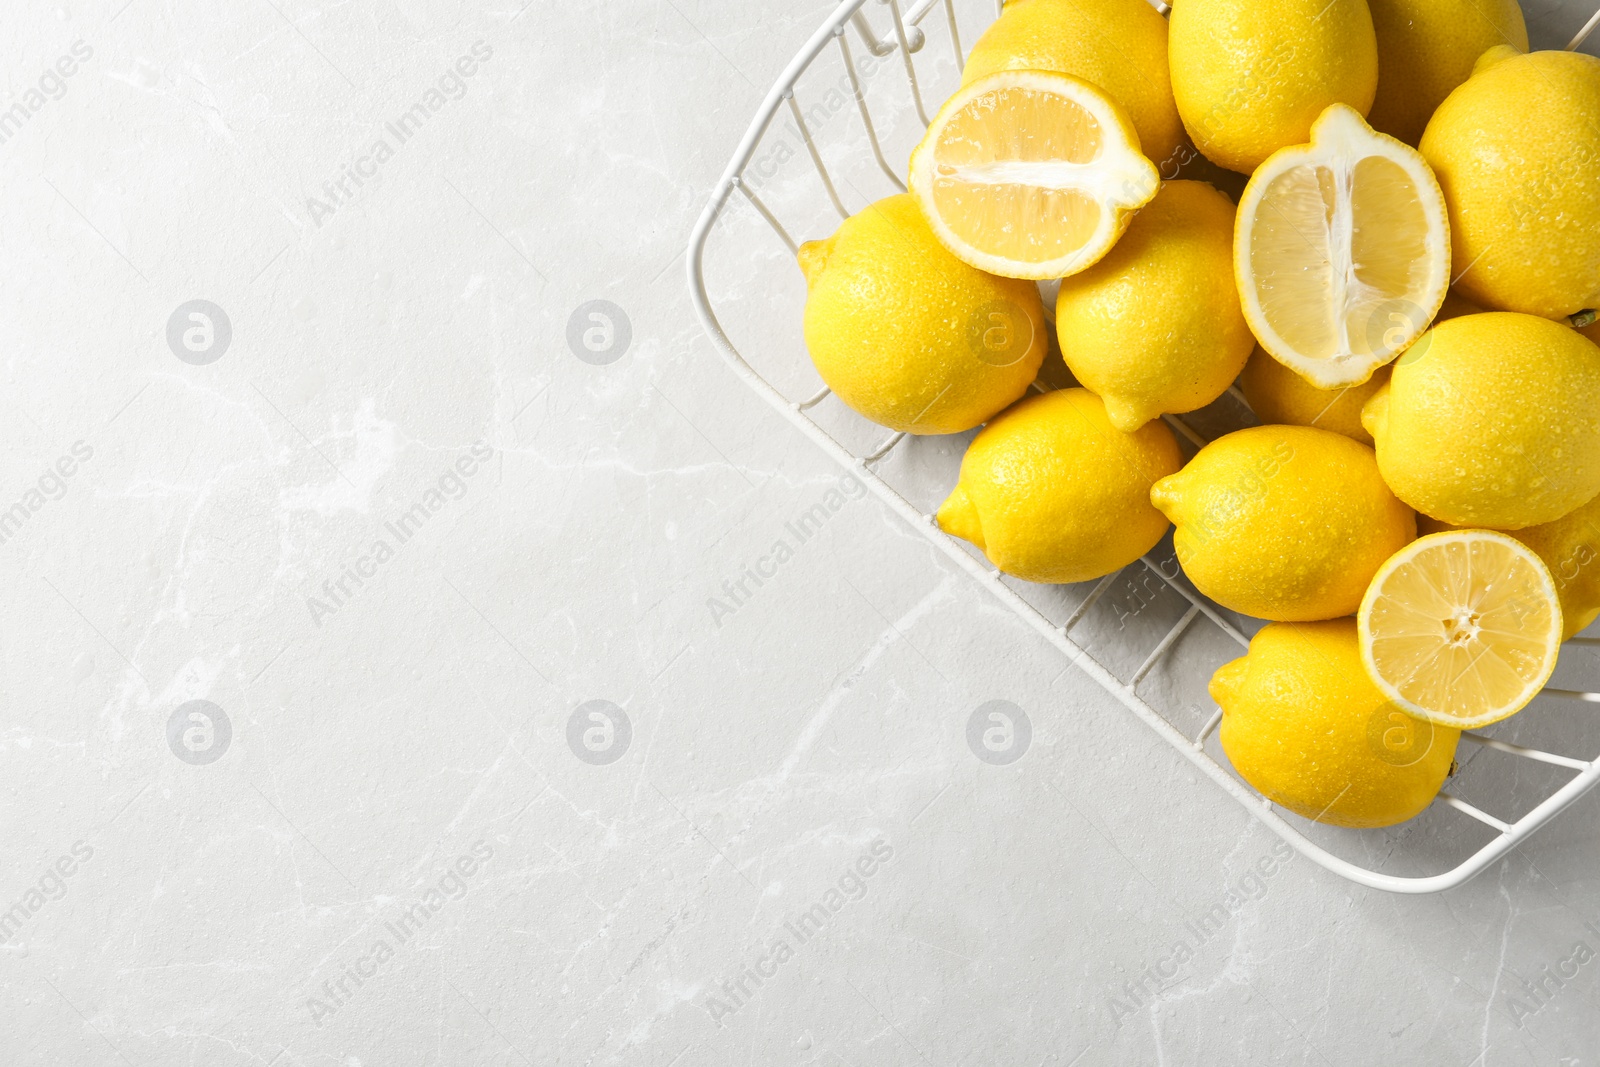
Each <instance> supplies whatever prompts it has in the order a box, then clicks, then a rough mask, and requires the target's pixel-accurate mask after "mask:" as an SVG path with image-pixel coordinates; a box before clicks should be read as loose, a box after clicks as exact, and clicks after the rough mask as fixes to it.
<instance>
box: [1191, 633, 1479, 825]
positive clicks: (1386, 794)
mask: <svg viewBox="0 0 1600 1067" xmlns="http://www.w3.org/2000/svg"><path fill="white" fill-rule="evenodd" d="M1210 689H1211V698H1212V699H1213V700H1215V701H1216V702H1217V704H1218V705H1219V706H1220V707H1221V708H1222V724H1221V726H1220V727H1219V728H1218V735H1217V736H1218V740H1219V741H1220V742H1221V743H1222V750H1223V751H1224V752H1226V753H1227V755H1228V760H1229V762H1231V763H1232V764H1233V768H1234V770H1236V771H1238V772H1239V774H1240V775H1241V776H1242V777H1243V778H1244V780H1245V781H1247V782H1249V783H1250V784H1251V785H1253V786H1254V787H1255V788H1256V789H1258V790H1260V791H1261V794H1262V795H1263V796H1265V797H1266V798H1267V799H1268V800H1270V801H1272V802H1273V803H1274V804H1279V805H1282V806H1283V807H1285V808H1288V809H1289V810H1290V811H1292V812H1294V813H1295V814H1296V815H1302V816H1304V817H1306V818H1308V819H1315V820H1316V821H1318V822H1325V823H1332V824H1333V825H1335V826H1349V827H1357V828H1366V827H1377V826H1393V825H1394V824H1395V823H1400V822H1405V821H1406V820H1407V819H1409V818H1411V817H1413V816H1415V815H1417V814H1419V813H1421V812H1422V811H1423V809H1425V808H1426V807H1427V806H1428V805H1429V804H1430V803H1432V802H1433V798H1434V797H1435V796H1437V795H1438V793H1439V789H1440V787H1441V786H1442V785H1444V780H1445V778H1446V777H1448V776H1449V774H1450V767H1451V764H1452V762H1453V761H1454V758H1455V751H1456V745H1457V743H1458V742H1459V740H1460V736H1461V732H1460V731H1459V730H1455V729H1452V728H1451V727H1449V726H1436V725H1434V724H1432V723H1430V722H1428V721H1426V720H1424V719H1417V718H1413V717H1412V716H1410V715H1407V714H1406V713H1405V712H1404V711H1401V710H1400V709H1399V708H1397V707H1396V706H1395V705H1394V704H1392V703H1390V702H1389V700H1388V699H1387V698H1385V696H1384V695H1383V693H1382V692H1381V691H1379V689H1378V688H1377V687H1376V686H1374V685H1373V684H1372V682H1371V680H1369V679H1368V678H1367V676H1366V672H1365V671H1364V670H1362V667H1361V652H1360V649H1359V647H1358V642H1357V639H1356V625H1355V622H1354V621H1353V620H1351V619H1334V620H1332V621H1329V622H1310V623H1300V624H1297V625H1293V626H1291V625H1287V624H1284V623H1269V624H1268V625H1266V626H1264V627H1262V628H1261V630H1260V632H1259V633H1257V634H1256V636H1255V637H1254V638H1253V639H1252V640H1251V642H1250V651H1249V652H1248V653H1247V654H1246V655H1244V656H1242V657H1240V658H1239V659H1236V660H1234V661H1233V662H1232V663H1227V664H1224V665H1223V666H1222V667H1221V668H1219V669H1218V670H1217V672H1216V674H1214V675H1212V677H1211V687H1210Z"/></svg>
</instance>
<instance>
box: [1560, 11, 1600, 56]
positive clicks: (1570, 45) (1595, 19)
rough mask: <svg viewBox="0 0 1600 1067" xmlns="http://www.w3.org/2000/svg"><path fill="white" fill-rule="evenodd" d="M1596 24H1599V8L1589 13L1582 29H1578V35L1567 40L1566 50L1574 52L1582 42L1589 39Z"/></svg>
mask: <svg viewBox="0 0 1600 1067" xmlns="http://www.w3.org/2000/svg"><path fill="white" fill-rule="evenodd" d="M1596 26H1600V10H1596V11H1595V13H1594V14H1593V15H1590V16H1589V21H1588V22H1585V23H1584V24H1583V29H1581V30H1579V31H1578V35H1577V36H1576V37H1574V38H1573V39H1572V40H1571V41H1569V42H1567V51H1569V52H1576V51H1577V50H1578V48H1579V47H1580V46H1581V45H1582V44H1583V42H1584V41H1587V40H1588V39H1589V35H1590V34H1591V33H1593V32H1594V30H1595V27H1596Z"/></svg>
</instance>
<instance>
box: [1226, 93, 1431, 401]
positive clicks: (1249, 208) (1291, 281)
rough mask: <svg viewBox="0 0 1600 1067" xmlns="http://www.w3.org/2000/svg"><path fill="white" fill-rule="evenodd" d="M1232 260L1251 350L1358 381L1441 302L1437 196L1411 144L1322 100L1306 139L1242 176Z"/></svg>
mask: <svg viewBox="0 0 1600 1067" xmlns="http://www.w3.org/2000/svg"><path fill="white" fill-rule="evenodd" d="M1233 264H1234V274H1235V276H1236V278H1237V280H1238V283H1239V297H1240V300H1241V301H1242V303H1243V304H1244V315H1245V319H1246V320H1247V321H1248V322H1249V323H1250V329H1251V330H1252V331H1253V332H1254V333H1255V335H1256V339H1257V340H1258V341H1260V342H1261V347H1262V348H1264V349H1266V350H1267V351H1268V352H1269V353H1270V354H1271V355H1272V356H1273V357H1274V358H1275V359H1277V360H1278V362H1280V363H1282V364H1284V365H1285V366H1287V367H1289V368H1290V369H1292V370H1294V371H1295V372H1297V373H1298V374H1299V375H1300V376H1301V377H1302V378H1305V379H1306V380H1307V381H1309V382H1310V383H1311V384H1313V385H1315V386H1316V387H1317V388H1319V389H1336V388H1340V387H1342V386H1347V385H1360V384H1361V383H1362V382H1365V381H1366V380H1367V379H1368V378H1370V377H1372V372H1373V371H1375V370H1376V369H1378V368H1379V367H1381V366H1383V365H1384V364H1385V363H1387V362H1389V361H1390V360H1391V359H1393V358H1394V357H1395V356H1397V355H1399V354H1400V353H1401V352H1403V351H1405V349H1406V346H1408V345H1410V344H1411V342H1412V341H1415V340H1416V339H1417V337H1418V336H1419V335H1421V333H1422V331H1423V330H1425V329H1426V328H1427V326H1428V323H1429V322H1431V321H1432V320H1433V317H1434V315H1436V314H1437V313H1438V311H1439V305H1440V304H1442V303H1443V302H1444V294H1445V290H1446V289H1447V288H1449V285H1450V223H1449V219H1448V217H1447V215H1446V214H1445V206H1444V194H1443V193H1442V192H1440V190H1439V182H1438V180H1437V179H1436V178H1434V176H1433V172H1432V171H1431V170H1429V169H1428V164H1427V162H1426V161H1425V160H1424V159H1423V158H1422V155H1421V154H1420V153H1419V152H1417V151H1416V149H1414V148H1411V147H1409V146H1407V145H1405V144H1402V143H1401V142H1399V141H1397V140H1395V139H1394V138H1393V137H1390V136H1388V135H1386V134H1381V133H1376V132H1374V131H1373V129H1372V127H1370V126H1368V125H1367V124H1366V121H1365V120H1363V119H1362V117H1361V114H1360V112H1358V111H1356V110H1355V109H1354V108H1351V107H1348V106H1346V105H1344V104H1334V105H1332V106H1331V107H1329V108H1328V109H1327V110H1326V111H1324V112H1323V113H1322V115H1321V116H1320V117H1319V118H1318V119H1317V121H1316V122H1315V123H1314V124H1313V125H1312V127H1311V143H1310V144H1308V145H1297V146H1295V147H1292V148H1283V149H1280V150H1278V151H1277V152H1274V153H1273V154H1272V155H1271V156H1268V157H1267V160H1266V162H1264V163H1262V164H1261V166H1260V167H1259V168H1258V169H1257V170H1256V172H1255V174H1254V175H1253V176H1252V177H1251V178H1250V183H1249V184H1248V185H1246V186H1245V190H1244V196H1243V197H1241V198H1240V200H1239V215H1238V221H1237V223H1236V224H1235V226H1234V232H1233Z"/></svg>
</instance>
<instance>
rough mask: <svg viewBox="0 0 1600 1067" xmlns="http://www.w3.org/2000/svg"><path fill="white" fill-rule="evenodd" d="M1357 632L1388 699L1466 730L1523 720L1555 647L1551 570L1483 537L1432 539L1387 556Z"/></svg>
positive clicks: (1493, 537)
mask: <svg viewBox="0 0 1600 1067" xmlns="http://www.w3.org/2000/svg"><path fill="white" fill-rule="evenodd" d="M1356 625H1357V631H1358V633H1359V635H1360V639H1361V659H1362V662H1363V663H1365V664H1366V668H1367V673H1368V674H1370V675H1371V676H1372V680H1373V681H1374V682H1375V683H1377V686H1378V688H1379V689H1381V690H1383V693H1384V695H1385V696H1387V697H1388V698H1389V699H1390V700H1392V701H1394V702H1395V703H1396V704H1398V705H1400V706H1401V707H1403V708H1405V709H1406V710H1407V711H1409V712H1411V713H1412V714H1413V715H1416V716H1418V717H1420V718H1424V719H1427V720H1429V721H1430V722H1434V723H1439V724H1441V725H1444V726H1454V727H1459V728H1460V729H1463V730H1467V729H1471V728H1473V727H1476V726H1487V725H1488V724H1489V723H1492V722H1499V721H1500V720H1501V719H1504V718H1506V717H1507V716H1510V715H1514V714H1516V713H1517V712H1519V711H1521V710H1522V709H1523V707H1525V706H1526V705H1527V703H1528V701H1530V700H1532V699H1533V698H1534V696H1535V695H1537V694H1538V692H1539V688H1540V687H1541V686H1543V685H1544V683H1545V680H1546V679H1548V678H1549V677H1550V672H1551V671H1552V670H1554V669H1555V665H1556V653H1557V651H1558V650H1559V648H1560V646H1561V604H1560V601H1558V600H1557V599H1556V586H1555V582H1554V581H1553V580H1552V579H1551V577H1550V571H1549V569H1548V568H1547V567H1546V566H1545V565H1544V563H1543V562H1542V561H1541V560H1540V559H1539V557H1538V556H1536V555H1534V554H1533V551H1532V550H1531V549H1529V548H1528V547H1527V546H1526V545H1524V544H1522V543H1521V542H1519V541H1515V540H1513V539H1512V538H1509V537H1507V536H1506V535H1505V534H1500V533H1491V532H1490V531H1488V530H1458V531H1454V532H1450V533H1436V534H1429V535H1428V536H1427V537H1422V538H1419V539H1417V540H1415V541H1413V542H1411V543H1410V544H1409V545H1407V546H1406V547H1405V548H1402V549H1401V550H1400V551H1399V552H1396V553H1395V554H1394V555H1393V556H1391V557H1389V560H1388V561H1387V562H1386V563H1384V565H1383V566H1382V567H1379V568H1378V573H1377V574H1376V575H1374V576H1373V579H1372V584H1371V585H1370V586H1368V587H1367V595H1366V596H1365V597H1364V598H1363V599H1362V601H1361V610H1360V611H1359V612H1358V613H1357V614H1356Z"/></svg>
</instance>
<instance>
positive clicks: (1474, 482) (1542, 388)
mask: <svg viewBox="0 0 1600 1067" xmlns="http://www.w3.org/2000/svg"><path fill="white" fill-rule="evenodd" d="M1361 424H1362V425H1363V426H1365V427H1366V428H1367V432H1368V433H1370V434H1372V438H1373V441H1374V442H1375V445H1376V448H1377V451H1378V466H1379V467H1380V468H1381V469H1382V471H1383V477H1384V480H1385V481H1386V482H1388V483H1389V486H1390V487H1391V488H1392V489H1393V490H1394V491H1395V493H1396V495H1398V496H1399V497H1400V499H1401V500H1404V501H1405V502H1406V503H1408V504H1410V505H1411V506H1412V507H1414V508H1416V509H1417V510H1418V511H1420V512H1422V513H1423V514H1425V515H1431V516H1433V517H1434V518H1436V519H1442V520H1443V521H1445V522H1448V523H1451V524H1453V525H1456V526H1483V527H1487V528H1489V529H1491V530H1519V529H1521V528H1523V527H1524V526H1536V525H1538V524H1540V523H1546V522H1551V521H1553V520H1555V519H1559V518H1560V517H1561V516H1563V515H1565V514H1567V512H1569V511H1572V510H1573V509H1574V508H1576V507H1578V505H1580V504H1585V503H1587V502H1588V501H1589V500H1591V499H1593V498H1594V496H1595V495H1596V494H1597V493H1600V348H1596V347H1595V346H1594V345H1593V344H1592V343H1590V342H1589V341H1587V340H1585V339H1584V337H1583V336H1582V335H1581V334H1579V333H1578V332H1577V331H1576V330H1573V329H1570V328H1569V327H1566V326H1563V325H1561V324H1560V323H1556V322H1551V321H1550V320H1549V319H1540V318H1536V317H1534V316H1532V315H1518V314H1515V313H1512V312H1486V313H1484V314H1481V315H1464V316H1462V317H1460V318H1456V319H1451V320H1449V321H1448V322H1442V323H1440V324H1438V325H1437V326H1435V327H1434V328H1433V329H1431V330H1429V331H1428V332H1427V333H1426V334H1424V335H1423V336H1422V337H1421V339H1419V340H1418V341H1417V343H1416V344H1414V345H1412V346H1411V348H1410V350H1409V351H1407V352H1406V354H1405V355H1404V356H1403V357H1402V358H1401V359H1400V361H1399V362H1398V363H1396V364H1395V367H1394V373H1393V374H1392V375H1391V376H1390V378H1389V384H1388V385H1387V386H1385V387H1383V388H1382V389H1379V390H1378V392H1377V393H1375V394H1374V395H1373V397H1372V399H1370V400H1368V401H1367V403H1366V406H1365V407H1364V408H1363V409H1362V412H1361Z"/></svg>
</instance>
